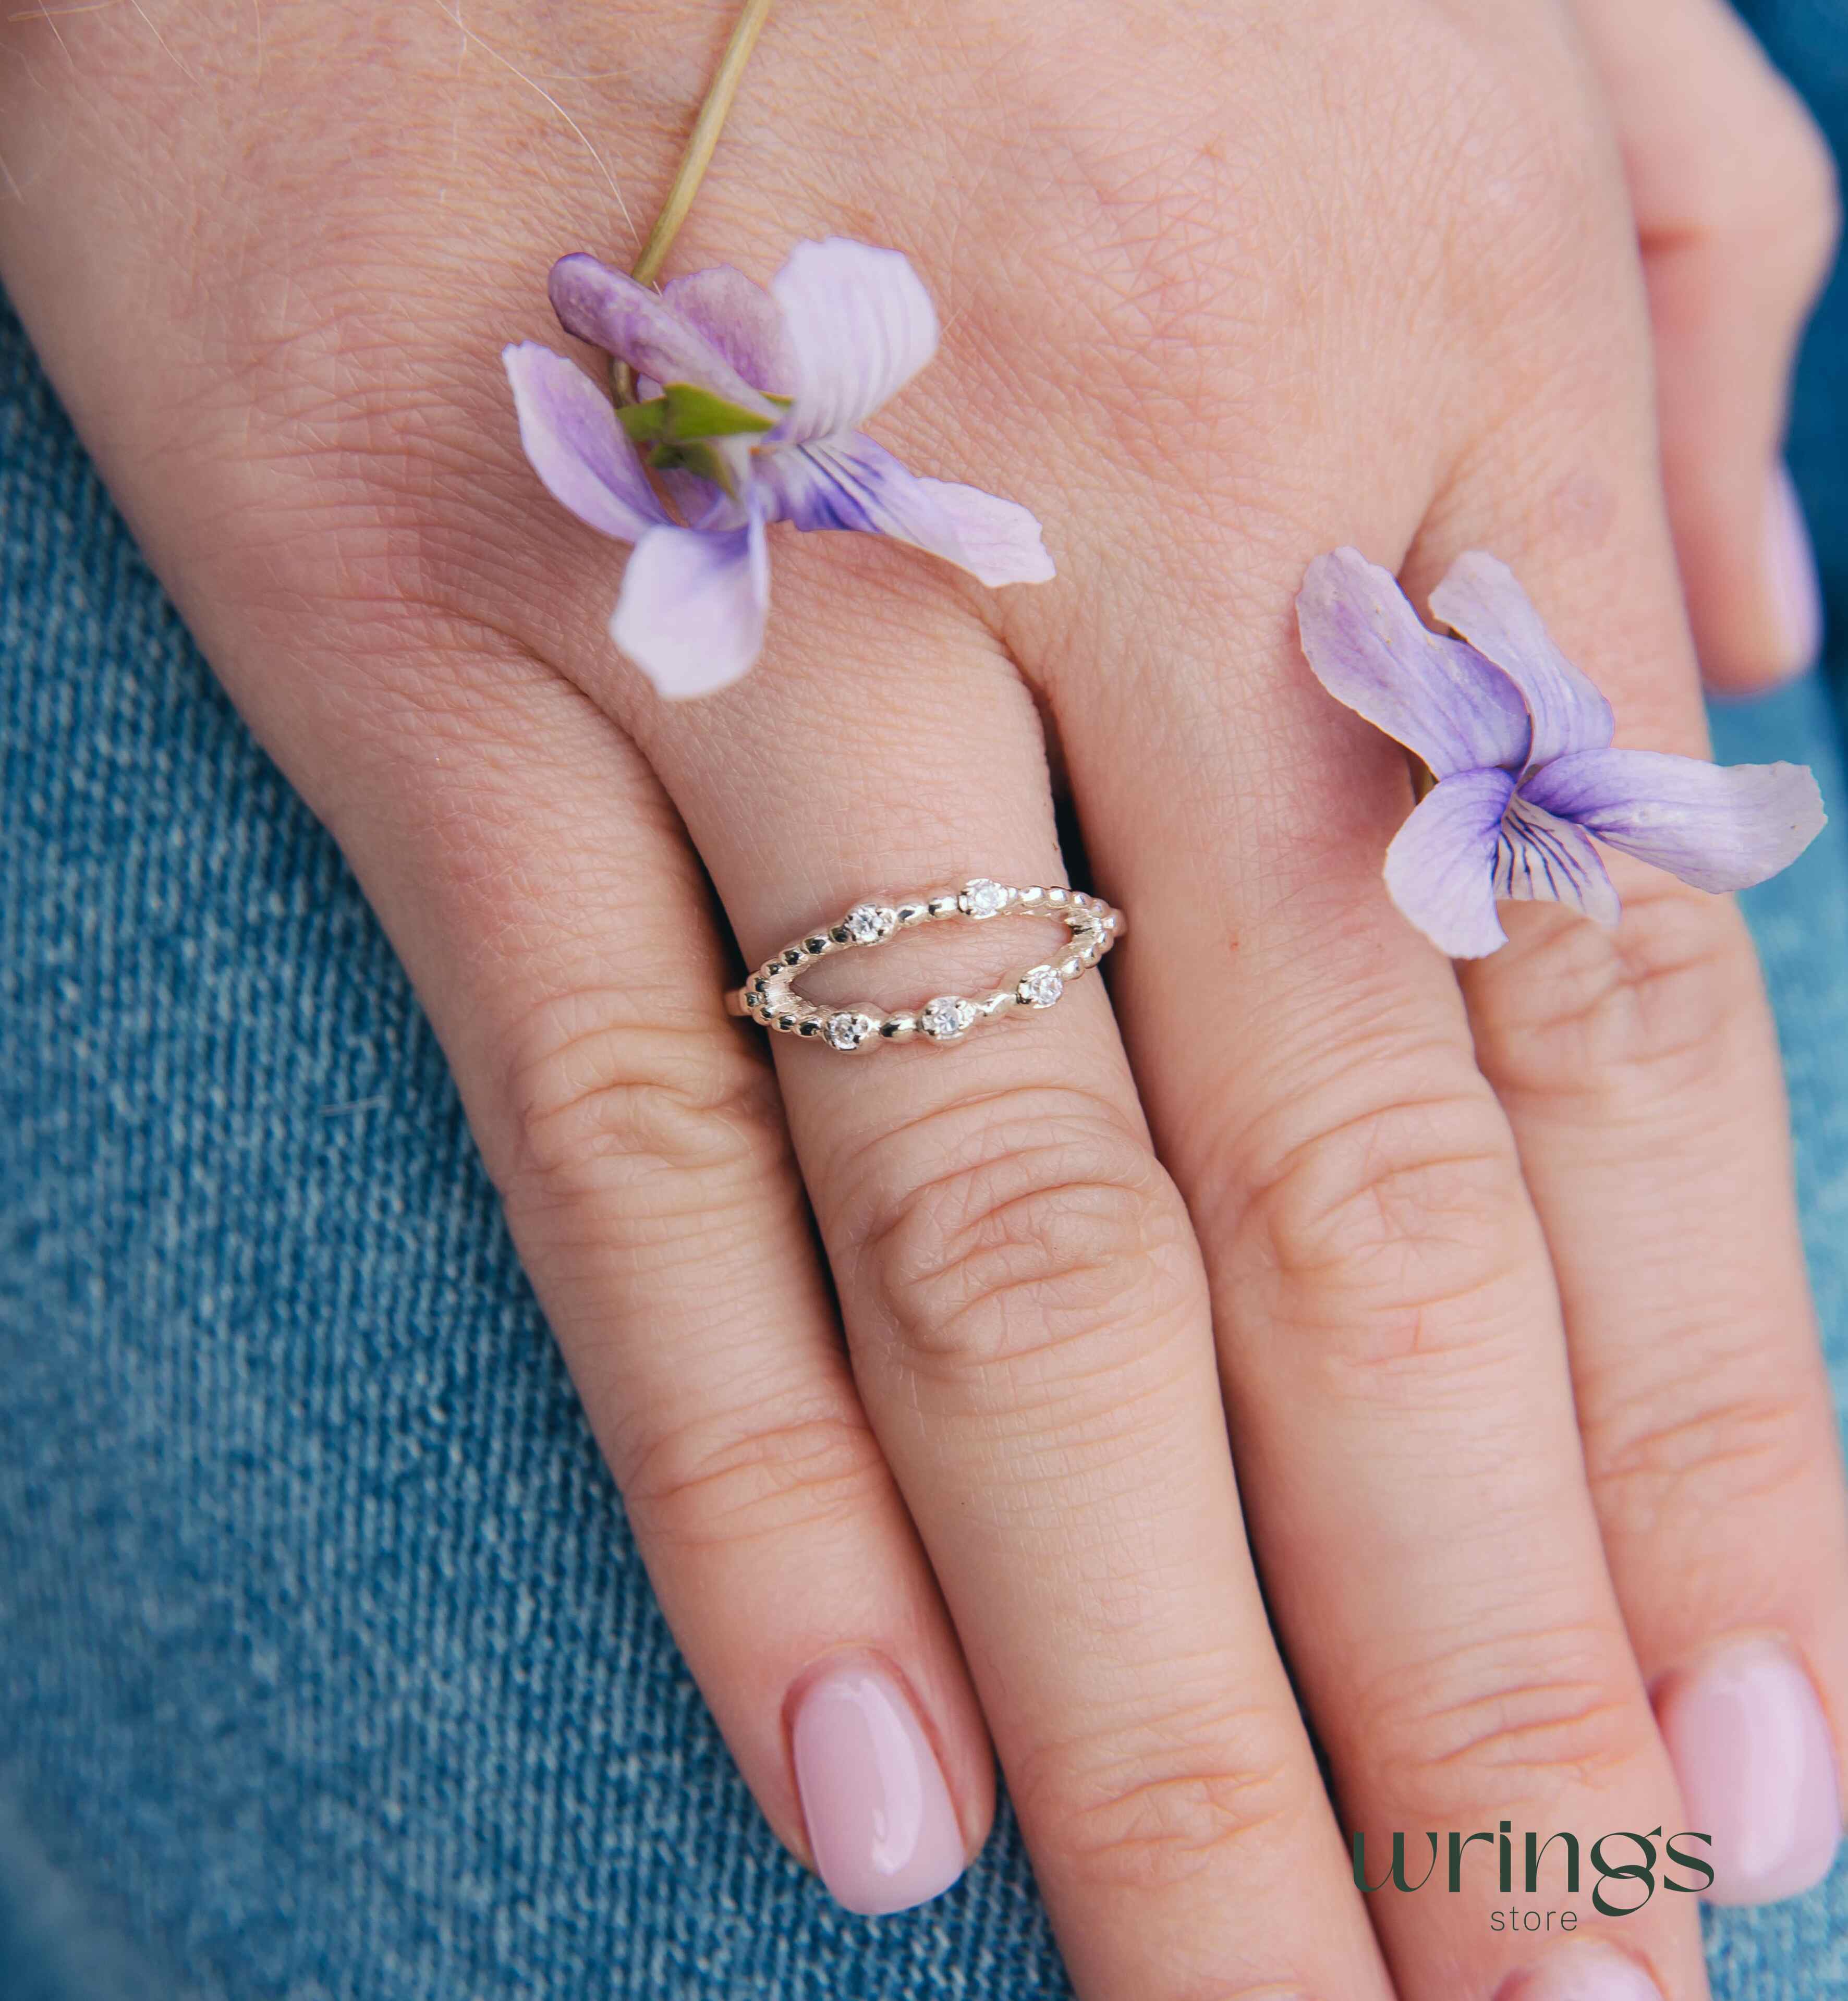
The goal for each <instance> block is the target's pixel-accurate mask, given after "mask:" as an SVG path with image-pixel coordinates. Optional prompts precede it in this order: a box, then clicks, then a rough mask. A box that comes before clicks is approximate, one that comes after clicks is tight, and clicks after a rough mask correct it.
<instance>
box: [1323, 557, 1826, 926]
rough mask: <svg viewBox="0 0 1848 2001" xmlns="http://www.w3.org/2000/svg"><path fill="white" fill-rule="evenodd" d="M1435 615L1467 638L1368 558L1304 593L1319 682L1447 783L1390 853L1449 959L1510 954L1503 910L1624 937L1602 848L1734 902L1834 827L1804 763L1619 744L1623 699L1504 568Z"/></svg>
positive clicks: (1451, 588) (1390, 882)
mask: <svg viewBox="0 0 1848 2001" xmlns="http://www.w3.org/2000/svg"><path fill="white" fill-rule="evenodd" d="M1431 611H1432V616H1433V617H1435V618H1439V619H1441V620H1442V621H1443V623H1444V624H1445V625H1447V626H1448V627H1449V628H1450V630H1451V632H1453V633H1455V634H1456V635H1457V636H1456V638H1454V639H1451V638H1446V637H1443V636H1440V635H1439V634H1437V633H1436V632H1429V631H1427V630H1426V628H1425V626H1424V625H1422V623H1421V622H1420V621H1419V618H1418V614H1417V613H1416V612H1415V611H1413V610H1412V608H1411V605H1410V604H1408V602H1407V601H1406V598H1405V596H1404V593H1403V592H1402V591H1401V590H1400V589H1399V586H1398V585H1397V583H1395V582H1394V580H1393V578H1392V576H1390V573H1389V572H1387V571H1385V570H1383V569H1380V568H1379V567H1378V566H1376V564H1373V563H1370V562H1368V561H1367V560H1366V558H1365V557H1364V556H1363V555H1361V554H1360V553H1359V551H1358V550H1355V549H1337V550H1335V552H1333V553H1332V554H1331V555H1324V556H1317V558H1316V559H1315V561H1314V562H1312V563H1311V564H1310V566H1309V573H1308V575H1307V577H1306V578H1305V579H1303V589H1302V592H1301V594H1300V596H1299V597H1297V599H1296V618H1297V621H1298V624H1299V625H1300V629H1301V632H1302V635H1303V651H1304V653H1307V655H1308V656H1309V664H1310V666H1312V667H1313V668H1314V670H1315V673H1316V678H1317V680H1320V681H1321V684H1322V685H1323V687H1325V688H1326V689H1327V690H1328V692H1329V693H1330V694H1331V695H1333V696H1334V697H1335V700H1336V701H1340V702H1345V704H1346V705H1347V706H1348V707H1349V708H1351V709H1353V710H1354V711H1356V713H1358V714H1359V715H1364V716H1365V717H1366V719H1367V721H1368V722H1370V723H1372V724H1373V726H1374V727H1375V728H1376V729H1382V730H1383V731H1384V732H1385V733H1386V734H1387V736H1392V737H1395V738H1397V740H1398V741H1399V742H1400V743H1403V744H1404V746H1405V747H1406V748H1407V749H1408V750H1412V751H1415V752H1416V753H1417V754H1418V756H1419V757H1422V759H1423V760H1425V764H1427V765H1429V767H1430V769H1431V772H1432V776H1433V777H1434V778H1436V780H1437V783H1436V785H1435V786H1433V787H1432V789H1431V791H1430V792H1428V793H1427V794H1426V795H1425V797H1424V798H1423V799H1421V800H1420V801H1419V802H1418V805H1417V806H1416V807H1415V808H1414V809H1413V811H1412V813H1411V817H1410V818H1409V819H1408V820H1407V821H1406V823H1405V824H1404V826H1403V827H1401V828H1400V830H1399V831H1398V833H1397V834H1396V835H1395V836H1394V839H1393V842H1392V845H1391V846H1390V847H1389V848H1388V849H1387V854H1386V886H1387V889H1388V891H1389V892H1390V893H1391V896H1392V900H1393V901H1394V903H1397V905H1398V907H1399V908H1400V909H1401V910H1402V911H1403V912H1404V914H1405V915H1406V916H1407V917H1409V918H1410V919H1411V921H1412V923H1413V924H1416V925H1417V926H1418V929H1419V930H1420V931H1422V932H1423V933H1424V934H1425V936H1426V937H1427V938H1429V939H1430V940H1431V941H1432V943H1433V944H1434V945H1437V946H1439V948H1441V949H1443V951H1444V952H1448V953H1449V954H1450V956H1451V957H1452V958H1453V959H1482V958H1485V957H1487V955H1488V954H1489V953H1490V952H1494V951H1495V950H1497V949H1498V948H1499V947H1501V946H1502V945H1505V944H1506V943H1507V942H1508V936H1507V934H1506V933H1505V931H1503V930H1502V924H1501V920H1500V919H1499V918H1498V917H1497V916H1496V914H1495V903H1496V900H1497V899H1498V898H1500V897H1512V898H1515V899H1516V900H1523V901H1526V900H1547V901H1550V902H1554V903H1566V904H1569V905H1570V906H1571V907H1572V908H1573V909H1574V910H1581V911H1582V912H1583V913H1584V914H1585V916H1587V917H1595V918H1596V920H1598V922H1599V923H1600V924H1615V923H1616V922H1617V914H1618V904H1617V891H1616V890H1615V889H1613V887H1612V886H1611V880H1610V876H1609V875H1606V872H1605V868H1604V864H1603V861H1601V860H1600V859H1599V855H1598V851H1597V849H1596V847H1594V846H1593V845H1592V839H1591V837H1592V835H1594V834H1596V836H1597V837H1598V839H1599V840H1602V841H1604V842H1606V843H1607V844H1609V845H1610V846H1611V847H1619V848H1622V849H1623V850H1624V851H1625V852H1626V853H1627V854H1634V855H1637V856H1640V857H1641V859H1642V860H1644V861H1648V862H1651V863H1653V864H1654V865H1655V867H1657V868H1665V869H1667V870H1668V871H1669V873H1670V874H1671V875H1679V877H1680V878H1681V879H1682V881H1683V882H1688V883H1691V884H1693V886H1694V887H1695V888H1696V889H1711V890H1713V891H1715V892H1723V891H1726V890H1729V889H1749V887H1750V886H1752V884H1753V883H1754V882H1763V881H1764V880H1765V879H1766V877H1767V876H1770V875H1776V874H1777V872H1778V871H1779V869H1780V868H1786V867H1787V866H1788V865H1790V863H1791V862H1792V861H1795V860H1796V858H1797V857H1798V855H1799V854H1801V853H1802V852H1803V851H1804V848H1806V847H1808V845H1809V844H1810V843H1811V841H1812V840H1815V837H1816V836H1817V834H1818V833H1820V832H1821V831H1822V824H1823V819H1824V815H1823V812H1822V794H1821V793H1820V792H1818V789H1817V787H1816V781H1815V778H1813V777H1811V774H1810V773H1809V771H1808V769H1807V768H1806V767H1804V766H1803V765H1801V764H1735V765H1732V766H1730V767H1721V766H1719V765H1717V764H1705V763H1703V762H1702V761H1701V760H1700V759H1699V758H1696V757H1671V756H1670V755H1669V754H1668V753H1666V752H1665V751H1660V750H1613V748H1612V747H1611V738H1612V736H1613V734H1614V733H1615V727H1616V726H1615V719H1614V718H1613V715H1612V714H1611V708H1610V703H1609V702H1607V701H1606V700H1605V699H1604V698H1603V695H1601V694H1599V692H1598V691H1597V690H1596V688H1595V687H1592V684H1591V683H1590V682H1589V680H1586V679H1585V676H1584V675H1583V674H1582V673H1580V672H1579V671H1578V669H1577V668H1576V667H1575V666H1573V665H1572V664H1571V662H1570V661H1568V659H1566V658H1565V656H1564V654H1562V653H1561V652H1560V650H1559V649H1558V648H1557V646H1554V643H1553V642H1552V641H1551V639H1549V638H1548V637H1547V628H1545V626H1544V625H1542V624H1541V623H1540V614H1539V613H1538V612H1537V611H1535V610H1534V608H1533V605H1532V604H1530V603H1529V601H1528V599H1527V594H1526V592H1525V591H1523V590H1522V588H1521V586H1519V583H1516V581H1515V578H1514V574H1513V572H1512V571H1511V570H1510V569H1509V568H1508V567H1507V566H1506V565H1505V563H1501V562H1497V561H1496V560H1495V558H1494V557H1493V556H1490V555H1481V554H1480V553H1473V554H1470V555H1464V556H1460V557H1459V558H1458V559H1457V560H1456V563H1455V564H1454V565H1453V566H1452V568H1451V570H1450V574H1449V576H1446V578H1445V579H1444V580H1443V583H1441V584H1439V586H1438V587H1437V589H1436V590H1434V591H1433V592H1432V593H1431Z"/></svg>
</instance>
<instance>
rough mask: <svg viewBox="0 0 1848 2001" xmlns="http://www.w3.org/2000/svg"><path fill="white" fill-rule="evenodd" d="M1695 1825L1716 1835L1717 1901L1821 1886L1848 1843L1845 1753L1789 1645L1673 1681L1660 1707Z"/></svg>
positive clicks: (1699, 1666) (1738, 1648) (1720, 1660)
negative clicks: (1838, 1751) (1840, 1774)
mask: <svg viewBox="0 0 1848 2001" xmlns="http://www.w3.org/2000/svg"><path fill="white" fill-rule="evenodd" d="M1658 1721H1660V1723H1661V1725H1662V1736H1663V1738H1665V1741H1666V1742H1667V1744H1668V1747H1669V1756H1670V1757H1671V1758H1672V1759H1673V1760H1674V1763H1675V1772H1676V1777H1678V1778H1679V1780H1680V1781H1681V1796H1682V1799H1683V1803H1684V1804H1685V1805H1686V1809H1687V1813H1688V1825H1689V1826H1690V1828H1691V1829H1698V1830H1699V1831H1700V1832H1702V1833H1704V1834H1711V1836H1713V1846H1712V1847H1711V1849H1708V1850H1703V1851H1702V1853H1704V1855H1705V1856H1706V1857H1707V1860H1708V1861H1709V1862H1710V1863H1711V1865H1712V1868H1713V1871H1714V1881H1713V1886H1712V1888H1711V1889H1709V1890H1708V1891H1707V1902H1709V1903H1710V1904H1770V1903H1775V1902H1777V1899H1778V1898H1780V1897H1794V1896H1795V1895H1797V1894H1798V1891H1802V1890H1807V1889H1808V1888H1811V1885H1812V1884H1816V1883H1819V1882H1821V1881H1822V1878H1823V1877H1825V1876H1826V1875H1827V1874H1829V1866H1830V1864H1832V1862H1833V1861H1834V1860H1835V1852H1836V1844H1837V1843H1839V1841H1840V1839H1841V1838H1842V1808H1841V1802H1840V1799H1839V1796H1838V1794H1837V1792H1836V1770H1835V1747H1834V1745H1833V1744H1832V1742H1831V1741H1830V1738H1829V1726H1828V1724H1827V1723H1826V1722H1825V1721H1824V1720H1823V1716H1822V1704H1821V1703H1819V1702H1818V1700H1816V1691H1815V1689H1814V1687H1813V1686H1811V1683H1810V1679H1809V1676H1808V1675H1807V1674H1806V1673H1805V1672H1804V1669H1803V1666H1802V1664H1801V1662H1799V1661H1798V1659H1797V1658H1795V1656H1794V1655H1793V1654H1791V1651H1789V1649H1788V1648H1786V1647H1784V1646H1783V1645H1781V1644H1779V1643H1778V1642H1777V1641H1774V1640H1759V1639H1752V1640H1742V1641H1734V1642H1733V1643H1732V1644H1731V1645H1729V1646H1728V1647H1726V1648H1723V1649H1721V1650H1719V1651H1716V1652H1714V1653H1713V1654H1711V1655H1708V1656H1707V1658H1705V1659H1704V1660H1702V1661H1700V1662H1697V1663H1696V1665H1694V1667H1693V1668H1692V1669H1690V1670H1689V1671H1688V1672H1686V1673H1685V1674H1683V1675H1681V1676H1676V1678H1675V1679H1673V1680H1672V1681H1671V1683H1669V1686H1668V1688H1667V1690H1666V1691H1665V1693H1664V1695H1663V1697H1662V1700H1661V1702H1660V1703H1659V1705H1658Z"/></svg>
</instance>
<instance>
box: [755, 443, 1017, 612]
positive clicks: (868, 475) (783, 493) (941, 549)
mask: <svg viewBox="0 0 1848 2001" xmlns="http://www.w3.org/2000/svg"><path fill="white" fill-rule="evenodd" d="M754 470H755V472H756V475H757V482H758V484H759V485H760V488H761V489H762V490H763V491H764V492H765V494H766V495H767V496H768V498H769V501H770V511H771V518H772V519H774V520H785V521H792V522H794V523H795V525H796V527H799V528H847V529H851V530H854V531H856V532H858V533H859V534H872V535H885V536H887V537H889V538H890V539H891V540H892V541H896V542H905V543H908V544H909V545H910V546H911V547H912V548H919V549H924V550H925V551H927V552H928V553H929V554H931V555H934V556H941V557H942V558H943V559H944V560H945V562H952V563H955V565H956V566H958V567H959V569H966V570H968V571H969V572H972V573H973V575H975V576H978V577H980V579H981V580H982V582H983V583H988V584H1001V583H1043V582H1045V580H1046V579H1047V578H1048V577H1049V576H1051V575H1052V574H1053V566H1052V559H1051V558H1050V557H1049V556H1048V555H1046V548H1045V545H1044V544H1043V543H1042V541H1041V540H1040V534H1039V523H1038V522H1037V521H1036V520H1034V518H1033V517H1032V515H1031V514H1029V513H1028V512H1027V510H1026V509H1025V508H1024V507H1017V506H1015V505H1014V503H1013V502H1012V501H1011V500H1002V499H997V497H996V496H994V494H991V493H983V492H980V491H979V490H978V489H976V488H974V487H973V486H957V485H952V484H950V483H949V482H947V481H945V480H941V479H919V478H918V477H917V475H916V474H915V473H914V472H911V471H910V470H909V469H908V468H907V467H906V466H904V465H901V464H900V461H898V460H897V459H896V458H893V455H892V454H891V453H890V452H889V451H886V448H885V447H884V446H883V445H879V444H874V442H873V441H872V439H871V438H869V437H865V436H863V435H862V434H861V433H859V432H857V431H852V432H848V433H846V434H845V435H844V436H839V437H827V438H820V439H817V440H815V441H814V442H813V443H812V444H802V445H784V446H781V447H771V449H769V450H767V451H760V452H759V453H758V454H757V459H756V461H755V465H754Z"/></svg>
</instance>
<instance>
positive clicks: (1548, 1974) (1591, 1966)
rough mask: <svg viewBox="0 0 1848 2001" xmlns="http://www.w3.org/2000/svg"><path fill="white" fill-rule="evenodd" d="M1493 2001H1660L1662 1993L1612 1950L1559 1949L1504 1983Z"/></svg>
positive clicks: (1622, 1954) (1591, 1947)
mask: <svg viewBox="0 0 1848 2001" xmlns="http://www.w3.org/2000/svg"><path fill="white" fill-rule="evenodd" d="M1495 2001H1662V1989H1660V1988H1658V1986H1657V1985H1656V1984H1655V1982H1654V1981H1653V1980H1651V1978H1649V1976H1648V1974H1646V1973H1645V1972H1644V1971H1643V1969H1642V1968H1641V1967H1640V1966H1639V1965H1638V1964H1637V1962H1636V1961H1634V1959H1632V1958H1630V1955H1629V1954H1628V1953H1627V1952H1619V1951H1617V1949H1616V1947H1614V1946H1608V1945H1593V1944H1584V1945H1568V1946H1562V1947H1560V1949H1559V1951H1557V1952H1556V1953H1554V1954H1553V1955H1552V1957H1551V1958H1549V1959H1546V1960H1543V1961H1541V1963H1540V1964H1539V1965H1538V1966H1531V1967H1529V1968H1526V1970H1525V1971H1522V1972H1520V1973H1517V1974H1516V1975H1513V1977H1512V1978H1510V1979H1508V1980H1505V1981H1504V1982H1502V1985H1501V1987H1500V1989H1498V1991H1497V1992H1496V1995H1495Z"/></svg>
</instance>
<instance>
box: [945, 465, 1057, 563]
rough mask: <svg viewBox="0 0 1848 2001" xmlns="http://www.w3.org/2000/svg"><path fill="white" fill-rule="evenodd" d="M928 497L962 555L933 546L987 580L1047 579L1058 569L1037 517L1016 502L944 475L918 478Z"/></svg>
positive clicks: (948, 557) (949, 559)
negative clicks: (945, 520) (953, 533)
mask: <svg viewBox="0 0 1848 2001" xmlns="http://www.w3.org/2000/svg"><path fill="white" fill-rule="evenodd" d="M917 484H918V485H920V486H921V488H923V489H924V493H925V495H926V496H927V498H929V499H932V500H934V501H935V502H936V503H937V505H938V507H939V508H941V510H942V511H943V512H944V513H945V514H946V515H948V517H949V520H950V523H951V525H952V527H954V528H955V531H956V539H957V540H958V541H959V542H960V543H961V545H962V555H959V556H958V555H951V554H950V552H949V551H948V549H934V550H933V551H932V552H931V553H932V554H933V555H940V556H944V557H945V558H947V559H948V561H950V562H954V563H960V564H961V565H962V568H963V569H966V570H968V571H969V572H970V573H971V574H972V575H973V576H975V577H976V578H977V579H980V581H981V582H982V583H987V584H1002V583H1049V582H1050V581H1051V580H1052V579H1053V577H1055V576H1056V575H1057V574H1058V572H1057V570H1056V568H1055V567H1054V566H1053V559H1052V558H1051V557H1050V556H1049V555H1048V554H1047V553H1046V541H1045V537H1044V534H1043V533H1042V530H1041V528H1040V525H1039V517H1037V516H1036V515H1035V514H1033V513H1030V512H1029V511H1028V510H1027V509H1026V508H1025V507H1023V506H1021V505H1020V503H1019V502H1018V501H1016V500H1004V499H1001V496H1000V495H999V494H996V493H985V492H983V490H982V489H981V488H980V487H979V486H962V485H957V484H955V483H954V482H952V481H949V480H946V479H920V480H919V481H918V482H917Z"/></svg>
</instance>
